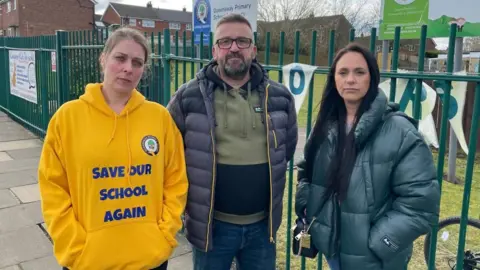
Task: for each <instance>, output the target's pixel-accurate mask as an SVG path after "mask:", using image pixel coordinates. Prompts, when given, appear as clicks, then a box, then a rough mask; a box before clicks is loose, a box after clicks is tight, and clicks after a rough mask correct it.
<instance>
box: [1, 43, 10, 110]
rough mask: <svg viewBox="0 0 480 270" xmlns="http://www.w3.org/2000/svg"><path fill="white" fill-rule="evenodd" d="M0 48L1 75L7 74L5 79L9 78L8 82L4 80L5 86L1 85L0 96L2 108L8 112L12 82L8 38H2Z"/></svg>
mask: <svg viewBox="0 0 480 270" xmlns="http://www.w3.org/2000/svg"><path fill="white" fill-rule="evenodd" d="M0 46H2V47H1V48H2V49H1V50H0V59H1V60H2V61H3V62H1V61H0V74H5V77H4V78H8V80H3V83H4V85H0V94H1V95H2V99H1V100H0V107H2V106H4V108H5V109H7V110H8V100H9V98H8V84H9V81H10V70H9V67H8V50H7V38H6V37H0ZM7 74H8V76H7Z"/></svg>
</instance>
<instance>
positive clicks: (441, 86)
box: [433, 81, 458, 120]
mask: <svg viewBox="0 0 480 270" xmlns="http://www.w3.org/2000/svg"><path fill="white" fill-rule="evenodd" d="M433 84H434V86H435V88H436V90H437V94H438V95H439V96H440V100H441V102H442V105H444V104H445V90H446V89H447V87H451V85H448V84H447V82H446V81H434V82H433ZM450 89H451V88H450ZM457 113H458V102H457V99H456V98H455V97H454V96H452V95H450V106H449V108H448V120H451V119H452V118H454V117H455V115H457Z"/></svg>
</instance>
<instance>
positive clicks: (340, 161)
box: [307, 43, 380, 201]
mask: <svg viewBox="0 0 480 270" xmlns="http://www.w3.org/2000/svg"><path fill="white" fill-rule="evenodd" d="M348 52H357V53H360V54H362V55H363V57H364V58H365V61H366V62H367V66H368V71H369V73H370V87H369V89H368V91H367V93H366V95H365V96H364V98H363V99H362V102H361V103H360V106H359V108H358V111H357V114H356V117H355V121H354V123H353V126H352V128H351V129H350V132H349V133H348V134H345V126H346V118H347V110H346V107H345V102H344V100H343V98H342V97H341V96H340V95H339V94H338V91H337V89H336V86H335V71H336V67H337V63H338V61H339V60H340V58H342V56H344V55H345V54H346V53H348ZM379 82H380V72H379V68H378V64H377V61H376V59H375V57H374V56H373V54H372V53H370V52H369V51H368V50H367V49H365V48H363V47H362V46H360V45H358V44H355V43H351V44H349V45H348V46H347V47H345V48H343V49H342V50H340V51H339V52H338V53H337V55H336V57H335V59H334V60H333V63H332V67H331V68H330V72H329V73H328V77H327V84H326V85H325V89H324V92H323V96H322V100H321V102H320V111H319V113H318V116H317V119H316V121H315V126H314V127H313V130H312V134H311V145H310V147H309V149H307V172H308V173H309V174H310V176H311V175H312V171H313V168H312V167H313V166H314V160H315V156H316V153H317V150H318V147H319V146H320V144H321V143H322V142H323V140H325V139H327V136H328V130H329V128H330V127H331V124H333V123H336V124H337V131H338V136H337V142H336V144H335V145H336V149H335V151H334V157H333V159H332V162H331V163H330V166H329V168H328V170H327V185H328V189H327V193H326V195H330V194H332V193H334V192H336V193H337V194H338V198H339V200H340V201H343V200H344V199H345V197H346V193H347V189H348V185H349V182H350V174H351V172H352V169H353V166H354V165H355V160H356V157H357V148H356V144H355V135H354V132H355V128H356V126H357V124H358V121H359V120H360V118H361V116H362V115H363V113H365V112H366V111H367V110H368V109H369V108H370V105H371V104H372V102H373V101H374V100H375V98H376V96H377V94H378V84H379Z"/></svg>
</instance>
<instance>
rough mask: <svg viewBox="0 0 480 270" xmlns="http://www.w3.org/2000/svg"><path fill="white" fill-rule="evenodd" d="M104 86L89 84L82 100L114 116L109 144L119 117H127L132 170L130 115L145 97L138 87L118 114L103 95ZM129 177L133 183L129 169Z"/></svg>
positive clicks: (129, 163) (126, 130) (129, 164)
mask: <svg viewBox="0 0 480 270" xmlns="http://www.w3.org/2000/svg"><path fill="white" fill-rule="evenodd" d="M102 87H103V84H102V83H94V84H88V85H87V86H86V87H85V93H84V94H83V95H81V96H80V100H82V101H85V102H86V103H87V104H88V105H89V106H90V107H93V108H94V109H96V110H97V111H98V112H100V113H101V114H104V115H106V116H108V117H111V118H112V134H111V135H110V137H109V138H108V141H107V142H106V144H107V146H108V145H110V143H111V142H112V141H113V139H114V138H115V135H116V133H117V122H118V118H123V117H125V118H126V128H125V132H126V138H127V141H126V146H127V151H128V166H127V170H130V167H131V165H132V151H131V146H130V128H129V120H130V119H129V115H130V114H132V113H133V112H134V111H135V110H136V109H138V108H139V107H140V106H141V105H142V104H144V103H145V97H144V96H143V95H142V94H141V93H140V92H138V90H137V89H133V91H132V94H131V97H130V99H129V100H128V102H127V104H126V105H125V107H124V108H123V110H122V111H121V112H120V114H117V113H116V112H115V111H113V109H112V108H110V106H109V105H108V104H107V101H106V100H105V97H104V96H103V93H102ZM127 178H128V182H129V184H130V185H131V182H130V172H129V171H128V172H127Z"/></svg>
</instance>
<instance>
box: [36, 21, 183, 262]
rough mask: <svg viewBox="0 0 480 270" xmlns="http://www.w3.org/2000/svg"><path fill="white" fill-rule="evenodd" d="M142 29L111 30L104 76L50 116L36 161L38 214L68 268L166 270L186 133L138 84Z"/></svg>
mask: <svg viewBox="0 0 480 270" xmlns="http://www.w3.org/2000/svg"><path fill="white" fill-rule="evenodd" d="M149 55H150V52H149V46H148V42H147V40H146V39H145V37H144V36H143V35H142V34H141V33H140V32H138V31H136V30H133V29H129V28H121V29H118V30H116V31H115V32H113V34H112V35H111V36H110V37H109V39H108V40H107V42H106V44H105V48H104V51H103V53H102V55H101V58H100V63H101V67H102V70H103V74H104V80H103V82H102V83H95V84H88V85H87V86H86V88H85V93H84V94H83V95H82V96H81V97H80V98H79V99H78V100H74V101H69V102H67V103H65V104H64V105H62V106H61V107H60V109H59V110H58V111H57V112H56V113H55V115H54V116H53V117H52V119H51V121H50V123H49V126H48V130H47V135H46V138H45V142H44V146H43V151H42V154H41V158H40V164H39V172H38V178H39V185H40V193H41V198H42V201H41V202H42V211H43V217H44V219H45V223H46V225H47V231H48V233H49V234H50V236H51V238H52V240H53V249H54V254H55V257H56V258H57V261H58V263H59V264H60V265H62V266H63V267H64V269H65V268H66V269H72V270H82V269H88V270H96V269H101V270H103V269H132V270H133V269H134V270H139V269H166V266H167V261H168V258H169V256H170V255H171V254H172V251H173V249H174V248H175V247H176V246H177V241H176V239H175V235H176V233H177V232H178V230H180V228H181V225H182V221H181V214H182V212H183V210H184V207H185V204H186V196H187V190H188V183H187V174H186V167H185V161H184V147H183V140H182V136H181V134H180V133H179V131H178V130H177V128H176V125H175V123H174V122H173V120H172V118H171V116H170V114H169V113H168V111H167V110H166V109H165V108H164V107H163V106H161V105H159V104H157V103H153V102H150V101H147V100H145V98H144V96H142V94H140V93H139V92H138V91H137V90H136V89H135V87H136V86H137V85H138V83H139V81H140V78H141V77H142V74H143V72H144V71H145V68H146V66H147V63H148V60H149V59H148V58H149Z"/></svg>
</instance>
